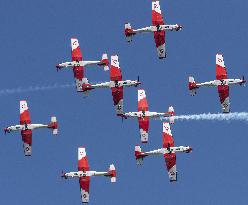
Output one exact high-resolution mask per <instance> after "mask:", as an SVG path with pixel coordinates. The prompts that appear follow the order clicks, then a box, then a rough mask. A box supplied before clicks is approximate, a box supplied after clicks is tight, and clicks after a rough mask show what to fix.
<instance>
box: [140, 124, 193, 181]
mask: <svg viewBox="0 0 248 205" xmlns="http://www.w3.org/2000/svg"><path fill="white" fill-rule="evenodd" d="M176 152H184V153H190V152H192V148H191V147H190V146H187V147H185V146H179V147H175V145H174V139H173V136H172V133H171V129H170V124H169V123H168V122H164V123H163V148H160V149H157V150H153V151H149V152H142V150H141V147H140V146H135V158H136V162H137V164H138V165H141V164H142V162H143V159H144V158H145V157H147V156H161V155H163V156H164V158H165V163H166V167H167V170H168V175H169V179H170V181H171V182H173V181H177V168H176Z"/></svg>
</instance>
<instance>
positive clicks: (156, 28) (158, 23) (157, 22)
mask: <svg viewBox="0 0 248 205" xmlns="http://www.w3.org/2000/svg"><path fill="white" fill-rule="evenodd" d="M182 28H183V27H182V26H181V25H178V24H174V25H171V24H165V22H164V20H163V15H162V11H161V9H160V4H159V1H156V0H153V1H152V26H148V27H144V28H140V29H133V28H132V26H131V24H130V23H126V24H125V36H126V38H127V41H128V42H131V41H132V37H133V36H134V35H136V34H138V33H148V32H152V33H153V35H154V40H155V44H156V48H157V54H158V57H159V58H160V59H162V58H166V49H165V43H166V41H165V34H166V31H180V30H182Z"/></svg>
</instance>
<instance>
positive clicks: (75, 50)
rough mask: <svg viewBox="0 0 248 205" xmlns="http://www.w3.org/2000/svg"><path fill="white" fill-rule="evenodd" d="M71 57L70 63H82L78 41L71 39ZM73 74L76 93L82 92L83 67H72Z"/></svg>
mask: <svg viewBox="0 0 248 205" xmlns="http://www.w3.org/2000/svg"><path fill="white" fill-rule="evenodd" d="M71 57H72V61H82V60H83V55H82V52H81V50H80V46H79V42H78V39H76V38H71ZM73 73H74V78H75V83H76V88H77V91H82V84H84V82H83V78H84V67H83V66H74V67H73Z"/></svg>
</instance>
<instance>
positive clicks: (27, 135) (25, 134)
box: [21, 130, 32, 156]
mask: <svg viewBox="0 0 248 205" xmlns="http://www.w3.org/2000/svg"><path fill="white" fill-rule="evenodd" d="M21 135H22V141H23V151H24V155H25V156H31V154H32V130H22V131H21Z"/></svg>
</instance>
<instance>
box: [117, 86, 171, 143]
mask: <svg viewBox="0 0 248 205" xmlns="http://www.w3.org/2000/svg"><path fill="white" fill-rule="evenodd" d="M174 115H175V112H174V108H173V107H172V106H169V109H168V112H165V113H164V112H162V113H159V112H150V111H149V110H148V102H147V99H146V93H145V90H143V89H139V90H138V112H127V113H123V114H120V115H119V116H120V117H122V118H125V119H127V118H128V117H134V118H138V122H139V129H140V137H141V142H142V143H147V142H148V130H149V120H150V118H162V117H168V118H169V121H170V123H174V117H173V116H174Z"/></svg>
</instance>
